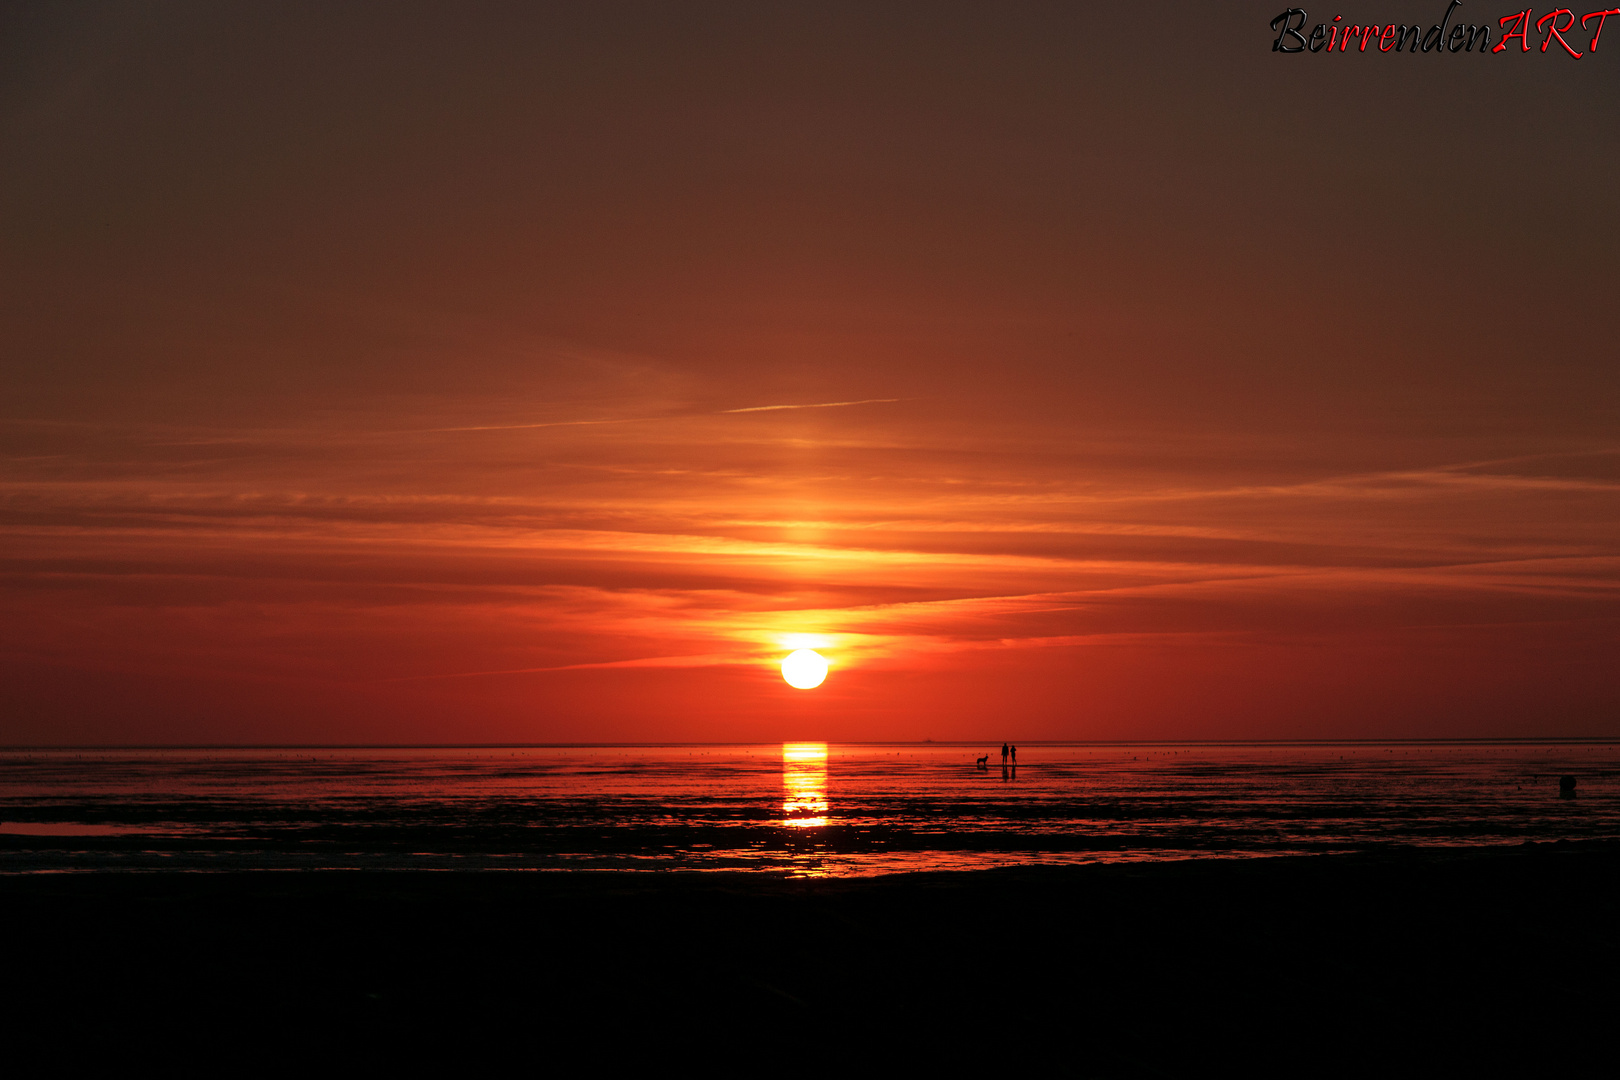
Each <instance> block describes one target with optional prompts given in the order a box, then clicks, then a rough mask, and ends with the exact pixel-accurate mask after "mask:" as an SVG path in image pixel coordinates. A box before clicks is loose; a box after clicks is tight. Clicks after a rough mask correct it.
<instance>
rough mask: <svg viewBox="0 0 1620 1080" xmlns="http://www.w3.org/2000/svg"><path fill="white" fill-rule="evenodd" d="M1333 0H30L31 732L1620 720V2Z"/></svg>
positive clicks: (13, 180) (15, 673)
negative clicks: (709, 0)
mask: <svg viewBox="0 0 1620 1080" xmlns="http://www.w3.org/2000/svg"><path fill="white" fill-rule="evenodd" d="M1476 6H1477V5H1474V4H1469V5H1467V7H1468V8H1473V7H1476ZM1386 7H1387V8H1388V11H1387V15H1388V18H1390V19H1395V20H1396V21H1401V20H1406V21H1418V20H1431V19H1436V18H1438V16H1439V13H1440V12H1441V11H1443V9H1444V5H1421V4H1412V3H1407V2H1406V0H1400V2H1392V3H1390V4H1388V5H1386ZM1430 7H1433V8H1434V11H1432V12H1431V11H1430V10H1429V9H1430ZM1324 11H1325V9H1324ZM1274 14H1276V11H1274V10H1272V9H1271V8H1269V7H1264V8H1262V7H1258V6H1255V5H1252V4H1231V5H1220V6H1215V5H1207V4H1191V3H1187V4H1166V5H1158V6H1155V7H1152V8H1148V7H1146V6H1144V7H1143V8H1141V9H1140V10H1135V9H1133V13H1132V14H1130V15H1129V17H1128V18H1127V17H1126V16H1125V15H1123V14H1121V13H1120V11H1118V10H1116V9H1115V8H1112V7H1109V8H1104V7H1101V6H1099V7H1096V8H1085V7H1081V6H1077V5H1071V4H1054V5H1028V6H1020V7H1019V8H1018V9H1017V10H1016V11H1014V12H1011V13H1009V12H1006V11H1002V10H999V9H998V8H997V7H995V6H992V5H954V6H951V5H937V6H936V5H930V6H929V7H928V8H927V9H926V10H925V9H923V8H917V9H915V10H911V11H907V10H904V9H900V10H895V11H889V12H878V13H873V12H872V11H870V10H868V7H867V6H865V5H850V6H847V7H836V6H828V5H822V4H818V5H813V6H812V5H805V6H802V7H779V8H768V9H767V8H762V7H760V6H758V5H715V6H709V5H683V6H678V7H677V6H673V5H644V6H643V5H601V6H593V7H592V8H591V9H590V10H589V11H588V12H581V11H573V12H568V11H563V12H542V11H537V10H532V9H531V8H529V7H528V6H522V5H519V6H490V7H472V8H465V7H461V6H457V7H455V8H451V7H448V6H446V7H440V8H433V7H402V6H400V5H386V6H378V7H375V8H372V7H367V6H360V5H349V6H346V7H344V8H342V10H335V9H333V8H332V7H331V6H330V5H308V6H298V5H274V6H272V5H264V6H262V7H258V8H256V9H255V8H253V7H251V6H236V7H231V8H226V9H221V8H218V7H216V6H213V5H197V6H194V7H187V6H184V5H165V6H163V7H161V8H148V7H138V6H111V7H100V6H81V7H72V8H66V7H60V8H59V7H50V8H45V7H34V8H23V9H12V10H9V11H8V12H7V13H6V14H5V15H4V16H3V17H0V23H3V25H0V80H3V81H0V275H3V278H0V341H3V342H4V343H5V353H6V360H5V362H4V365H3V367H0V455H3V457H0V610H3V611H4V614H5V618H4V620H3V622H0V650H3V655H0V742H4V743H74V742H91V743H108V742H112V743H124V742H173V741H181V742H283V741H314V742H462V741H470V742H491V741H591V740H613V741H621V740H624V741H654V740H689V739H690V740H754V739H760V740H775V739H804V738H808V739H828V740H860V739H908V738H925V737H931V738H935V739H988V740H992V741H999V740H1001V739H1003V738H1007V737H1012V738H1015V739H1025V740H1032V739H1040V738H1081V739H1085V738H1108V739H1117V738H1127V739H1128V738H1183V737H1187V738H1228V737H1235V738H1249V737H1267V738H1270V737H1290V738H1293V737H1299V738H1333V737H1391V736H1499V735H1556V734H1569V735H1573V734H1610V735H1615V734H1620V680H1617V679H1616V676H1615V672H1614V666H1615V664H1614V657H1615V655H1616V645H1617V636H1620V635H1617V627H1620V607H1617V603H1616V599H1617V594H1616V589H1617V585H1620V435H1617V429H1616V419H1617V409H1616V406H1617V404H1620V399H1617V390H1620V375H1617V369H1616V364H1615V349H1614V344H1613V334H1614V328H1615V319H1614V315H1615V313H1616V306H1617V304H1616V288H1615V286H1616V284H1617V274H1616V270H1615V258H1614V251H1615V240H1616V238H1617V236H1620V206H1617V204H1616V201H1615V199H1614V198H1613V194H1612V188H1613V177H1614V176H1615V174H1616V167H1617V166H1620V115H1617V111H1620V105H1617V104H1616V102H1617V101H1620V97H1617V93H1616V92H1617V90H1620V48H1617V49H1616V50H1615V52H1614V55H1613V56H1612V57H1610V56H1609V54H1608V53H1605V52H1602V51H1599V52H1598V53H1594V54H1591V55H1590V56H1589V57H1587V58H1586V59H1585V60H1583V61H1581V62H1579V63H1577V62H1574V61H1570V60H1564V59H1560V58H1558V57H1556V56H1555V55H1547V56H1543V55H1540V54H1532V55H1530V56H1525V57H1520V58H1508V57H1502V56H1497V57H1478V56H1470V57H1460V56H1445V57H1434V56H1416V57H1409V56H1400V57H1395V56H1382V57H1376V58H1374V57H1360V56H1352V57H1337V56H1335V57H1332V58H1329V57H1326V56H1320V55H1319V56H1303V57H1300V56H1295V57H1279V56H1276V55H1274V54H1272V53H1270V52H1269V48H1270V39H1271V35H1270V34H1269V32H1268V31H1267V30H1266V23H1267V22H1268V21H1269V20H1270V18H1271V16H1272V15H1274ZM1318 14H1319V13H1318V12H1316V11H1315V10H1313V11H1312V17H1313V18H1315V17H1317V15H1318ZM1331 14H1333V13H1328V15H1327V17H1331ZM1358 14H1359V13H1358ZM1365 14H1366V17H1367V18H1368V19H1371V18H1374V17H1375V16H1376V17H1379V18H1383V17H1384V9H1380V10H1379V11H1378V12H1374V11H1372V9H1371V7H1368V8H1367V11H1366V13H1365ZM1464 14H1465V15H1466V16H1468V17H1471V18H1474V19H1476V20H1479V19H1484V18H1485V17H1486V13H1485V12H1484V11H1483V10H1481V11H1465V12H1464ZM1499 14H1501V12H1497V11H1495V9H1491V12H1490V13H1489V15H1490V18H1489V21H1491V23H1492V24H1493V25H1494V19H1495V16H1496V15H1499ZM1606 57H1607V59H1606ZM801 644H811V645H815V646H817V647H820V648H821V649H822V651H823V652H824V653H825V654H826V655H827V656H828V657H829V659H830V660H831V661H832V665H833V666H832V671H831V674H830V675H829V677H828V679H827V682H826V683H825V684H824V685H823V686H822V687H821V688H819V689H817V690H813V691H795V690H793V689H791V688H789V687H788V686H786V684H785V683H784V682H783V681H782V679H781V677H780V675H779V674H778V673H777V671H776V668H775V664H776V662H777V661H778V660H779V659H780V657H781V656H782V655H783V654H784V653H785V652H786V651H787V650H788V649H789V648H792V647H797V646H798V645H801Z"/></svg>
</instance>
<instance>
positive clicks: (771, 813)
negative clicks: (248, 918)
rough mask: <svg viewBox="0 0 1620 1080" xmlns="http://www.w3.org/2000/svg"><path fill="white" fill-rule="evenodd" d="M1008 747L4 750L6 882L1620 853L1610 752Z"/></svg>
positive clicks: (1481, 746) (0, 856)
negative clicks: (1569, 788) (299, 872)
mask: <svg viewBox="0 0 1620 1080" xmlns="http://www.w3.org/2000/svg"><path fill="white" fill-rule="evenodd" d="M989 749H991V748H990V747H986V746H978V745H974V746H964V745H949V744H925V745H894V746H879V745H848V746H846V745H837V744H834V745H831V746H828V745H825V744H820V743H790V744H786V745H781V744H776V745H767V746H723V747H717V746H665V747H608V746H604V747H588V746H571V747H510V748H498V749H496V748H467V749H455V748H451V749H443V748H439V749H311V750H293V749H272V750H116V751H115V750H99V751H72V750H63V751H37V750H36V751H9V752H0V872H10V873H18V872H44V871H64V870H91V869H97V870H101V869H120V868H123V869H131V870H149V869H162V868H173V869H183V870H226V869H233V870H234V869H243V868H263V869H293V868H401V869H404V868H446V869H449V868H462V867H466V868H510V869H570V868H572V869H591V868H595V869H616V870H618V869H647V870H658V869H699V870H701V869H714V870H759V871H772V872H777V873H788V874H793V875H849V874H881V873H891V872H897V871H907V870H924V869H971V868H979V867H990V866H1005V865H1013V864H1031V863H1082V862H1098V861H1121V860H1138V859H1171V858H1189V857H1208V856H1259V855H1278V854H1298V853H1309V852H1335V851H1355V850H1365V849H1368V848H1373V847H1379V846H1389V845H1463V844H1518V843H1523V842H1524V841H1527V840H1529V841H1538V842H1545V841H1555V840H1558V839H1563V838H1569V839H1593V838H1606V839H1615V838H1620V745H1617V744H1614V743H1601V742H1590V743H1587V742H1578V743H1571V742H1563V743H1494V744H1493V743H1466V744H1457V743H1428V744H1411V743H1406V744H1388V745H1369V744H1346V745H1324V744H1311V745H1253V744H1246V745H1233V744H1226V745H1185V746H1167V745H1147V746H1119V745H1080V744H1028V745H1024V746H1021V747H1020V748H1019V766H1018V768H1017V769H1016V771H1011V770H1009V771H1007V772H1003V770H1002V768H1001V765H1000V753H999V747H997V748H996V751H995V753H994V754H993V755H992V758H991V768H989V769H988V770H979V769H977V768H975V767H974V764H973V761H974V758H976V757H977V756H979V755H980V754H983V753H985V752H986V751H987V750H989ZM1562 775H1571V776H1574V777H1576V779H1577V788H1576V795H1575V797H1574V798H1565V797H1561V796H1560V793H1559V784H1558V778H1559V777H1560V776H1562Z"/></svg>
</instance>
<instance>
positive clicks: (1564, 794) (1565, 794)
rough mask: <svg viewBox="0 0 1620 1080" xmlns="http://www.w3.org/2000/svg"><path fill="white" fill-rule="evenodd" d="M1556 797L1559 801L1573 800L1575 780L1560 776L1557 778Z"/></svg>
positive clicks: (1571, 777) (1570, 777)
mask: <svg viewBox="0 0 1620 1080" xmlns="http://www.w3.org/2000/svg"><path fill="white" fill-rule="evenodd" d="M1558 797H1559V798H1560V799H1573V798H1574V797H1575V778H1574V777H1573V776H1560V777H1559V778H1558Z"/></svg>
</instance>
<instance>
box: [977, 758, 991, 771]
mask: <svg viewBox="0 0 1620 1080" xmlns="http://www.w3.org/2000/svg"><path fill="white" fill-rule="evenodd" d="M974 763H975V764H976V765H978V767H979V768H981V769H988V768H989V767H990V755H989V754H986V755H984V757H982V758H975V759H974Z"/></svg>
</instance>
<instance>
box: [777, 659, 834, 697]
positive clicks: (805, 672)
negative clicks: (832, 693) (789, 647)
mask: <svg viewBox="0 0 1620 1080" xmlns="http://www.w3.org/2000/svg"><path fill="white" fill-rule="evenodd" d="M826 677H827V658H826V657H824V656H822V655H821V654H820V653H818V652H816V650H814V649H798V650H795V651H794V652H790V653H788V655H787V659H785V660H783V661H782V678H784V679H786V680H787V681H788V685H789V686H792V687H795V688H797V689H799V690H814V689H815V688H816V687H818V686H820V685H821V683H822V680H824V679H826Z"/></svg>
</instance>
